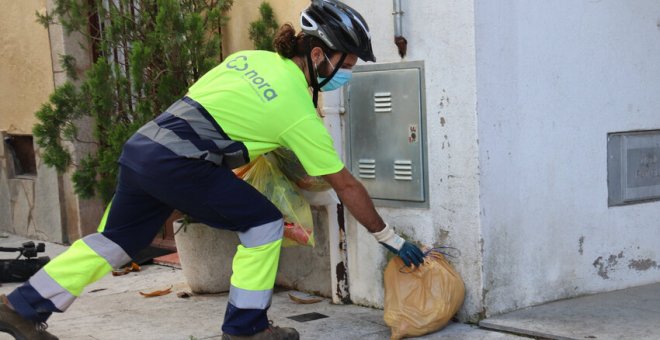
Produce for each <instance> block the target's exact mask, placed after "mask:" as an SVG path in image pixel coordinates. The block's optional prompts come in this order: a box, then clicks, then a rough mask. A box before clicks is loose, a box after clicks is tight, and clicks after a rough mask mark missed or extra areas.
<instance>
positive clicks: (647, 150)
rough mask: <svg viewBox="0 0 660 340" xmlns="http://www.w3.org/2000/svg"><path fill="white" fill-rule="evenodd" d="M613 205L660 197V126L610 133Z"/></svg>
mask: <svg viewBox="0 0 660 340" xmlns="http://www.w3.org/2000/svg"><path fill="white" fill-rule="evenodd" d="M607 175H608V176H607V177H608V178H607V187H608V192H609V200H608V203H609V205H610V206H616V205H624V204H631V203H638V202H646V201H655V200H660V130H651V131H631V132H618V133H610V134H608V135H607Z"/></svg>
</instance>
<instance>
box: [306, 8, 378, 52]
mask: <svg viewBox="0 0 660 340" xmlns="http://www.w3.org/2000/svg"><path fill="white" fill-rule="evenodd" d="M300 27H301V29H302V31H303V32H304V33H305V34H309V35H311V36H315V37H317V38H319V39H321V41H323V42H324V43H325V44H326V45H328V47H329V48H331V49H333V50H335V51H339V52H344V53H350V54H355V55H357V56H358V58H360V59H362V60H364V61H374V62H375V61H376V57H375V56H374V53H373V51H372V49H371V35H370V34H369V26H367V22H366V21H365V20H364V18H362V16H361V15H360V13H358V12H357V11H356V10H354V9H353V8H351V7H349V6H347V5H346V4H344V3H342V2H340V1H336V0H312V3H311V4H310V5H309V7H307V8H306V9H305V10H304V11H302V13H300Z"/></svg>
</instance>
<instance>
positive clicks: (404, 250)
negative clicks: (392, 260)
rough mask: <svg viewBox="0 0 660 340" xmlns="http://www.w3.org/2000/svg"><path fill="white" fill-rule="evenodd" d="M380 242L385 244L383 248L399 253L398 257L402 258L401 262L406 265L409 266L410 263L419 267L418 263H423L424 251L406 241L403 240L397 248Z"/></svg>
mask: <svg viewBox="0 0 660 340" xmlns="http://www.w3.org/2000/svg"><path fill="white" fill-rule="evenodd" d="M380 244H382V245H383V246H385V248H387V249H388V250H389V251H391V252H393V253H394V254H397V255H399V257H400V258H401V259H402V260H403V263H404V264H405V265H406V266H408V267H410V265H411V264H413V265H415V267H419V265H420V264H423V263H424V253H423V252H422V251H421V250H420V249H419V248H418V247H417V246H416V245H414V244H412V243H410V242H408V241H405V242H404V243H403V246H401V249H399V250H396V249H394V248H392V247H390V246H388V245H387V244H385V243H382V242H381V243H380Z"/></svg>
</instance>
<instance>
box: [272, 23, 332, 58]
mask: <svg viewBox="0 0 660 340" xmlns="http://www.w3.org/2000/svg"><path fill="white" fill-rule="evenodd" d="M273 46H274V47H275V51H277V53H278V54H279V55H281V56H283V57H286V58H289V59H291V58H293V57H296V56H304V55H306V54H307V53H308V52H309V51H310V50H311V49H312V48H314V47H320V48H321V49H322V50H323V52H325V53H326V54H327V55H328V57H329V56H330V55H332V54H333V53H335V52H336V51H334V50H332V49H330V48H329V47H328V46H327V45H326V44H325V43H323V42H322V41H321V39H319V38H317V37H314V36H311V35H306V34H305V33H303V32H299V33H298V34H296V30H295V29H294V28H293V26H292V25H291V24H284V25H282V27H280V28H279V29H278V30H277V33H276V34H275V39H273Z"/></svg>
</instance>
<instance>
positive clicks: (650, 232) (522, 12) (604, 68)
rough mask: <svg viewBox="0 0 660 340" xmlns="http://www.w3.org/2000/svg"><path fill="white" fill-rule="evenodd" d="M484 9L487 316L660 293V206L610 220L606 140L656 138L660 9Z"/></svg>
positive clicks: (481, 68)
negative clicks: (607, 296)
mask: <svg viewBox="0 0 660 340" xmlns="http://www.w3.org/2000/svg"><path fill="white" fill-rule="evenodd" d="M475 4H476V5H475V13H476V14H475V18H476V47H477V54H476V55H477V97H478V105H477V113H478V126H479V145H480V150H479V157H480V172H481V183H480V191H481V196H480V197H481V207H482V208H481V219H482V229H483V238H484V241H485V242H484V294H485V297H484V303H485V307H486V309H487V314H497V313H499V312H503V311H507V310H512V309H516V308H521V307H525V306H529V305H533V304H538V303H541V302H545V301H549V300H554V299H559V298H565V297H570V296H576V295H581V294H586V293H592V292H598V291H608V290H615V289H621V288H625V287H629V286H634V285H642V284H646V283H651V282H657V281H659V280H660V267H659V266H658V263H659V262H660V252H659V251H658V245H659V244H660V203H658V202H655V203H643V204H635V205H629V206H623V207H612V208H608V206H607V194H608V193H607V159H606V156H607V148H606V136H607V133H608V132H616V131H626V130H637V129H660V95H659V90H660V30H659V28H658V24H659V21H658V20H659V18H660V16H659V15H660V2H658V1H657V0H639V1H614V0H610V1H575V0H562V1H513V0H506V1H505V0H501V1H490V0H477V1H475ZM645 260H646V262H643V261H645ZM635 261H642V262H635ZM640 263H646V264H650V266H644V265H640ZM645 267H647V268H646V269H645Z"/></svg>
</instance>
